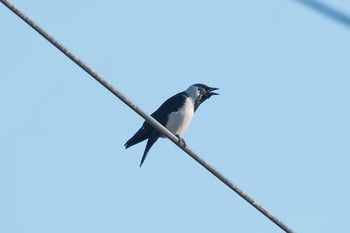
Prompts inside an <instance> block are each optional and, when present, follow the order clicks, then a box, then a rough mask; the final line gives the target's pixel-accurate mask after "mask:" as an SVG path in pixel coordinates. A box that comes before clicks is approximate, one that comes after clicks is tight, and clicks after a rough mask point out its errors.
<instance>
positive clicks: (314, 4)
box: [294, 0, 350, 27]
mask: <svg viewBox="0 0 350 233" xmlns="http://www.w3.org/2000/svg"><path fill="white" fill-rule="evenodd" d="M294 1H296V2H299V3H302V4H304V5H305V6H308V7H310V8H312V9H313V10H315V11H317V12H319V13H321V14H323V15H325V16H328V17H329V18H331V19H333V20H335V21H337V22H339V23H342V24H344V25H345V26H347V27H350V16H349V15H347V14H345V13H343V12H340V11H339V10H336V9H335V8H333V7H331V6H329V5H327V4H325V3H322V2H320V1H315V0H294Z"/></svg>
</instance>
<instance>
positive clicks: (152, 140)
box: [140, 133, 159, 167]
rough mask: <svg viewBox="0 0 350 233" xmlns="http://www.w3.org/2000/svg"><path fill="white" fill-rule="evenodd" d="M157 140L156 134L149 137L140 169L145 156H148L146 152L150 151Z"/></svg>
mask: <svg viewBox="0 0 350 233" xmlns="http://www.w3.org/2000/svg"><path fill="white" fill-rule="evenodd" d="M158 138H159V135H158V134H157V133H153V134H152V135H151V137H150V138H149V139H148V141H147V145H146V148H145V151H144V152H143V156H142V159H141V163H140V167H141V166H142V164H143V162H144V161H145V159H146V157H147V154H148V151H149V150H150V149H151V147H152V146H153V144H154V143H155V142H156V141H157V140H158Z"/></svg>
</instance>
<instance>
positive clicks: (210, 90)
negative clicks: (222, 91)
mask: <svg viewBox="0 0 350 233" xmlns="http://www.w3.org/2000/svg"><path fill="white" fill-rule="evenodd" d="M216 90H219V88H216V87H210V88H209V93H210V95H211V96H212V95H219V93H216V92H213V91H216Z"/></svg>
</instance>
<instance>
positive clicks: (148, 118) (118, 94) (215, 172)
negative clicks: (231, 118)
mask: <svg viewBox="0 0 350 233" xmlns="http://www.w3.org/2000/svg"><path fill="white" fill-rule="evenodd" d="M0 1H1V2H2V3H3V4H4V5H5V6H6V7H7V8H9V9H10V10H11V11H12V12H13V13H15V14H16V15H17V16H18V17H20V18H21V19H22V20H23V21H25V22H26V23H27V24H28V25H29V26H30V27H32V28H33V29H34V30H35V31H37V32H38V33H39V34H40V35H42V36H43V37H44V38H45V39H46V40H48V41H49V42H50V43H51V44H52V45H53V46H55V47H56V48H57V49H59V50H60V51H61V52H62V53H63V54H65V55H66V56H67V57H68V58H69V59H71V60H72V61H73V62H74V63H75V64H77V65H78V66H79V67H80V68H82V69H83V70H85V71H86V72H87V73H88V74H89V75H90V76H91V77H93V78H94V79H95V80H96V81H97V82H99V83H100V84H101V85H103V86H104V87H105V88H106V89H107V90H109V91H110V92H111V93H112V94H113V95H115V96H116V97H117V98H119V99H120V100H121V101H123V102H124V103H125V104H126V105H127V106H129V107H130V108H131V109H132V110H133V111H135V112H136V113H137V114H139V115H140V116H141V117H142V118H144V119H145V120H146V121H147V122H148V123H150V124H151V125H152V126H153V127H154V128H155V129H157V130H158V131H159V132H160V133H162V134H163V135H165V136H166V137H167V138H169V139H170V140H171V141H172V142H174V143H175V144H176V145H177V146H178V147H180V148H181V149H182V150H183V151H185V152H186V153H187V154H188V155H190V156H191V157H192V158H193V159H194V160H196V161H197V162H198V163H199V164H201V165H202V166H203V167H204V168H206V169H207V170H208V171H209V172H210V173H212V174H213V175H214V176H216V177H217V178H218V179H219V180H221V181H222V182H223V183H224V184H226V185H227V186H228V187H229V188H230V189H232V190H233V191H234V192H236V193H237V194H238V195H239V196H241V197H242V198H243V199H244V200H246V201H247V202H248V203H249V204H251V205H252V206H253V207H254V208H256V209H257V210H258V211H260V212H261V213H262V214H263V215H265V216H266V217H267V218H268V219H270V220H271V221H272V222H273V223H275V224H276V225H277V226H279V227H280V228H281V229H282V230H284V231H285V232H288V233H289V232H290V233H291V232H293V231H292V230H291V229H290V228H288V227H287V226H286V225H285V224H284V223H283V222H282V221H280V220H279V219H278V218H276V217H275V216H274V215H272V214H271V213H270V212H269V211H268V210H266V209H265V208H263V207H262V206H261V205H260V204H259V203H257V202H256V201H255V200H254V199H252V198H251V197H250V196H248V195H247V194H246V193H245V192H243V191H242V190H241V189H240V188H238V187H237V186H236V185H235V184H233V183H232V182H231V181H230V180H229V179H227V178H226V177H225V176H224V175H222V174H221V173H220V172H219V171H218V170H216V169H215V168H214V167H212V166H211V165H210V164H209V163H207V162H206V161H205V160H204V159H202V158H201V157H200V156H199V155H197V154H196V153H195V152H194V151H192V150H191V149H190V148H189V147H187V146H186V147H183V146H182V144H181V143H180V142H179V140H178V138H177V137H176V136H175V135H174V134H172V133H171V132H170V131H169V130H168V129H166V128H165V127H164V126H163V125H161V124H160V123H159V122H157V121H156V120H155V119H153V117H151V116H150V115H148V114H147V113H145V112H144V111H143V110H142V109H141V108H139V107H138V106H137V105H136V104H135V103H133V102H132V101H131V100H129V99H128V98H127V97H126V96H125V95H123V94H122V93H121V92H120V91H118V90H117V89H116V88H114V87H113V86H112V85H111V84H109V83H108V82H107V81H105V80H104V79H103V78H102V77H101V76H100V75H98V74H97V73H96V72H95V71H93V70H92V69H91V68H90V67H89V66H87V65H86V64H85V63H84V62H82V61H81V60H80V59H78V58H77V57H76V56H75V55H74V54H73V53H72V52H70V51H69V50H68V49H67V48H65V47H64V46H63V45H62V44H60V43H59V42H58V41H57V40H56V39H55V38H53V37H52V36H50V35H49V34H48V33H47V32H46V31H45V30H43V29H42V28H41V27H40V26H38V25H37V24H36V23H35V22H34V21H33V20H31V19H30V18H29V17H27V16H26V15H25V14H24V13H22V12H21V11H20V10H19V9H18V8H16V7H15V6H14V5H13V4H11V3H10V2H9V1H6V0H0Z"/></svg>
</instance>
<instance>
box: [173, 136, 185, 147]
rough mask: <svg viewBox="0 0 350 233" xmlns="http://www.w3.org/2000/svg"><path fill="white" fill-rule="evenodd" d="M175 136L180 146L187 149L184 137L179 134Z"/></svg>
mask: <svg viewBox="0 0 350 233" xmlns="http://www.w3.org/2000/svg"><path fill="white" fill-rule="evenodd" d="M175 136H176V137H177V138H178V139H179V144H180V146H181V147H184V148H186V142H185V140H184V139H183V138H182V137H180V135H178V134H175Z"/></svg>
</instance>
